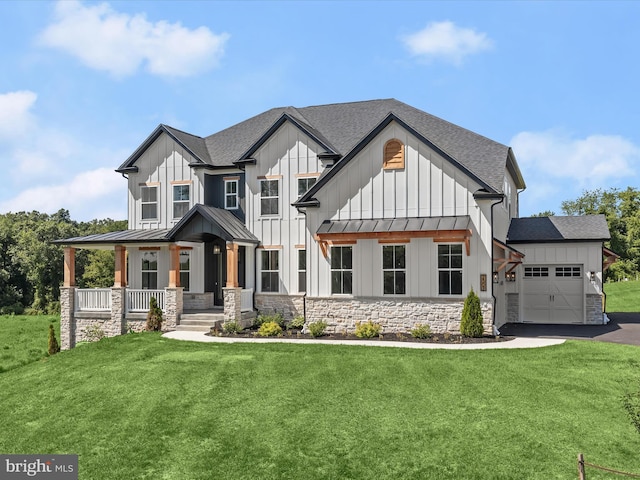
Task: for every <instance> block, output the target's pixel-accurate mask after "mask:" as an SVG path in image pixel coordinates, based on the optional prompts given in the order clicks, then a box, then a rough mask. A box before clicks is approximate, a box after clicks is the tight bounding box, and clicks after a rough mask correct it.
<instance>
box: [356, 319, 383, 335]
mask: <svg viewBox="0 0 640 480" xmlns="http://www.w3.org/2000/svg"><path fill="white" fill-rule="evenodd" d="M381 333H382V325H380V324H379V323H373V322H372V321H371V320H369V321H368V322H367V323H360V322H357V323H356V337H358V338H374V337H379V336H380V334H381Z"/></svg>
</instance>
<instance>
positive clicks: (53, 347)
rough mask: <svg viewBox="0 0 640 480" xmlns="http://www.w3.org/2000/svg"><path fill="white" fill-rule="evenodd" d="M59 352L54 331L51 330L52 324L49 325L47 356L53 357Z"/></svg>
mask: <svg viewBox="0 0 640 480" xmlns="http://www.w3.org/2000/svg"><path fill="white" fill-rule="evenodd" d="M59 351H60V345H59V344H58V340H57V339H56V331H55V330H54V329H53V324H52V323H50V324H49V355H55V354H56V353H58V352H59Z"/></svg>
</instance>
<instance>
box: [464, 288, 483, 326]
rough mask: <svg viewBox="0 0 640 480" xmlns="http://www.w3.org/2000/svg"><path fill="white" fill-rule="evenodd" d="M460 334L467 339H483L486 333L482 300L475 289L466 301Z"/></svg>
mask: <svg viewBox="0 0 640 480" xmlns="http://www.w3.org/2000/svg"><path fill="white" fill-rule="evenodd" d="M460 333H461V334H462V335H464V336H465V337H481V336H482V334H483V333H484V326H483V325H482V309H481V308H480V299H479V298H478V295H476V292H474V291H473V288H472V289H471V291H470V292H469V295H467V298H466V299H465V300H464V307H463V308H462V319H461V321H460Z"/></svg>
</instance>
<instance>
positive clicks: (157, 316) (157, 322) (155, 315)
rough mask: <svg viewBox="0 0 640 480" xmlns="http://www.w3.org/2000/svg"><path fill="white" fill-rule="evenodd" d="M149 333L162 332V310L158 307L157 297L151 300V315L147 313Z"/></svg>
mask: <svg viewBox="0 0 640 480" xmlns="http://www.w3.org/2000/svg"><path fill="white" fill-rule="evenodd" d="M146 329H147V331H148V332H157V331H160V330H162V309H161V308H160V307H159V306H158V301H157V300H156V299H155V297H151V299H150V300H149V313H147V325H146Z"/></svg>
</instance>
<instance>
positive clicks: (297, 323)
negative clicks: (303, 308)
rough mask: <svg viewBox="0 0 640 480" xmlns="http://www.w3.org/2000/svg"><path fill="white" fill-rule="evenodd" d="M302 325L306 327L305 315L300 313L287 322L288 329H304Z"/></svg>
mask: <svg viewBox="0 0 640 480" xmlns="http://www.w3.org/2000/svg"><path fill="white" fill-rule="evenodd" d="M302 327H304V317H303V316H301V315H298V316H297V317H295V318H294V319H293V320H291V321H290V322H289V323H288V324H287V329H289V330H294V329H295V330H302Z"/></svg>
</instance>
